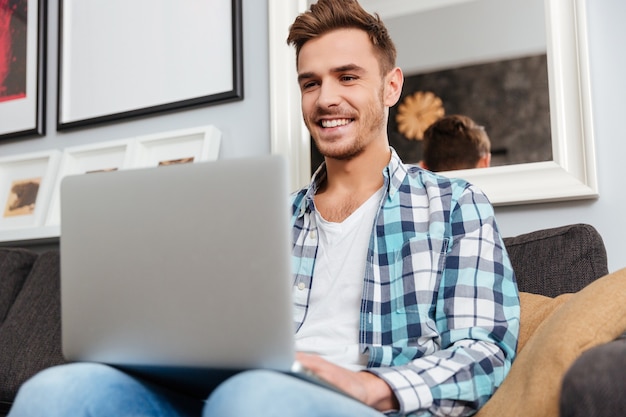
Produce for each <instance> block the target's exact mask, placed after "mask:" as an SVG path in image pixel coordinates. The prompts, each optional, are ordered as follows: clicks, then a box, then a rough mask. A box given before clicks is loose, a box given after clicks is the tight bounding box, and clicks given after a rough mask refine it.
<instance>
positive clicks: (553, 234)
mask: <svg viewBox="0 0 626 417" xmlns="http://www.w3.org/2000/svg"><path fill="white" fill-rule="evenodd" d="M504 244H505V246H506V248H507V251H508V253H509V256H510V258H511V263H512V264H513V269H514V270H515V276H516V278H517V284H518V287H519V290H520V291H523V292H530V293H534V294H541V295H545V296H548V297H556V296H557V295H559V294H563V293H572V292H576V291H579V290H580V289H582V288H584V287H586V286H587V285H588V284H589V283H591V282H593V281H594V280H595V279H597V278H599V277H601V276H604V275H606V274H608V272H609V271H608V268H607V257H606V249H605V247H604V242H603V241H602V237H601V236H600V234H599V233H598V231H597V230H596V229H595V228H594V227H593V226H590V225H588V224H573V225H568V226H562V227H555V228H551V229H543V230H538V231H535V232H531V233H526V234H523V235H519V236H516V237H507V238H505V239H504Z"/></svg>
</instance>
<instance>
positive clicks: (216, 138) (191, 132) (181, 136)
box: [130, 126, 222, 168]
mask: <svg viewBox="0 0 626 417" xmlns="http://www.w3.org/2000/svg"><path fill="white" fill-rule="evenodd" d="M221 138H222V132H221V131H220V130H219V129H217V128H216V127H215V126H201V127H195V128H189V129H181V130H174V131H170V132H163V133H156V134H152V135H146V136H142V137H138V138H135V140H134V141H133V143H132V150H131V154H132V156H131V158H132V161H131V163H130V164H131V167H133V168H148V167H155V166H159V165H168V164H174V163H186V162H201V161H214V160H216V159H217V158H218V156H219V149H220V142H221Z"/></svg>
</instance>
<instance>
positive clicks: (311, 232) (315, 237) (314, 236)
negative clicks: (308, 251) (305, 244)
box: [309, 230, 317, 239]
mask: <svg viewBox="0 0 626 417" xmlns="http://www.w3.org/2000/svg"><path fill="white" fill-rule="evenodd" d="M309 237H310V238H311V239H317V232H316V231H315V230H311V231H310V232H309Z"/></svg>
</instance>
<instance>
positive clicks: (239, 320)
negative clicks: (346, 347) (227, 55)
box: [60, 156, 295, 395]
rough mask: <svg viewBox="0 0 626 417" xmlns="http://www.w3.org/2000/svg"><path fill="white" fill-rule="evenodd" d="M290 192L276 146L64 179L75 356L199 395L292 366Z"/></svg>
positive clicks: (66, 342)
mask: <svg viewBox="0 0 626 417" xmlns="http://www.w3.org/2000/svg"><path fill="white" fill-rule="evenodd" d="M288 196H289V191H288V171H287V166H286V162H285V161H284V160H283V159H282V158H281V157H278V156H267V157H258V158H246V159H233V160H220V161H215V162H200V163H193V164H180V165H170V166H161V167H154V168H144V169H136V170H126V171H116V172H98V173H90V174H83V175H78V176H69V177H66V178H64V179H63V181H62V184H61V241H60V248H61V314H62V341H63V352H64V354H65V356H66V358H67V359H68V360H72V361H94V362H103V363H107V364H112V365H115V366H119V367H121V368H123V369H127V370H129V371H131V372H137V373H139V374H141V375H143V376H146V377H150V378H155V379H157V380H159V381H160V382H166V383H173V384H174V385H176V386H179V387H182V388H183V389H189V390H191V389H192V390H195V391H198V394H199V395H203V393H204V392H206V391H209V390H211V389H212V387H213V386H214V384H217V383H219V382H220V381H221V380H223V378H225V377H227V376H229V375H231V374H232V373H234V372H238V371H240V370H243V369H251V368H270V369H276V370H280V371H285V372H288V371H290V370H291V369H292V366H293V363H294V355H295V353H294V336H293V315H292V302H291V288H292V286H291V284H292V282H291V280H292V279H291V272H290V247H291V245H290V243H289V242H290V234H289V232H290V231H289V215H290V212H289V198H288Z"/></svg>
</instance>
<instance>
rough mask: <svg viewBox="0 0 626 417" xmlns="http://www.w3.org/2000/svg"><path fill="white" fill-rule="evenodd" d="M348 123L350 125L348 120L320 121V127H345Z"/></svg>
mask: <svg viewBox="0 0 626 417" xmlns="http://www.w3.org/2000/svg"><path fill="white" fill-rule="evenodd" d="M348 123H350V119H333V120H322V127H337V126H345V125H347V124H348Z"/></svg>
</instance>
